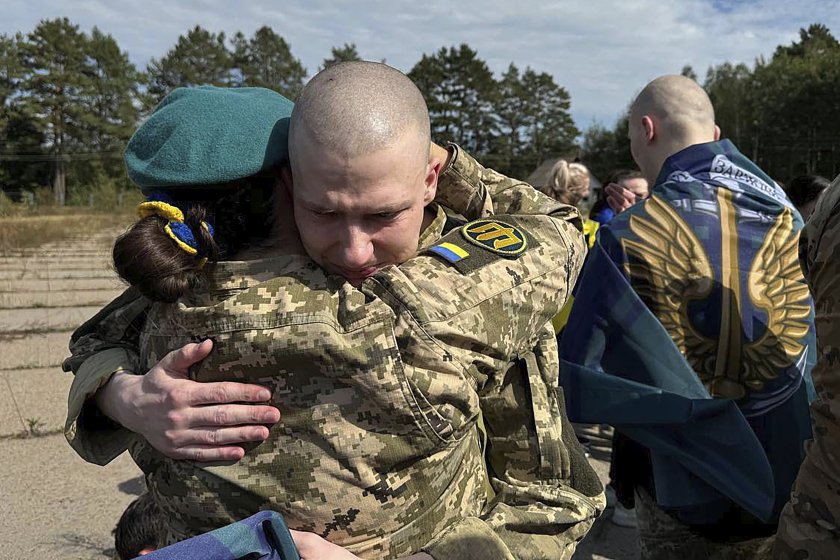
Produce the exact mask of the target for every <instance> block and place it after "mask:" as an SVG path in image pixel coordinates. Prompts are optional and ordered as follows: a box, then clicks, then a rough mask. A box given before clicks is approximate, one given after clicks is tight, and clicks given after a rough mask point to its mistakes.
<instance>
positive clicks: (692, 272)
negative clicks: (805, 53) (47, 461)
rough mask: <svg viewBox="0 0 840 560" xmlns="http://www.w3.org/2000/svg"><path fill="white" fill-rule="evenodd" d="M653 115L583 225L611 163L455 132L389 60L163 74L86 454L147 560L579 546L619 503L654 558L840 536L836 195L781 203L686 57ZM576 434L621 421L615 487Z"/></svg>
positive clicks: (799, 195)
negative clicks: (488, 160)
mask: <svg viewBox="0 0 840 560" xmlns="http://www.w3.org/2000/svg"><path fill="white" fill-rule="evenodd" d="M629 129H630V142H631V150H632V155H633V158H634V160H635V162H636V163H637V165H638V167H639V169H638V170H617V171H616V172H615V173H613V174H612V175H611V176H610V177H609V180H608V181H607V185H606V187H605V188H604V190H603V192H602V193H599V194H598V200H597V201H596V202H595V204H594V206H593V207H592V208H591V209H590V211H589V216H588V217H584V216H582V214H581V212H580V210H579V208H578V207H579V206H580V205H581V202H582V201H583V200H584V199H585V198H587V197H589V196H591V193H590V174H589V171H588V170H587V168H586V167H585V166H584V165H583V164H582V163H580V162H568V161H565V160H560V161H558V162H557V164H556V165H555V166H554V167H553V169H552V172H551V177H550V179H549V181H547V182H546V184H543V185H534V186H531V185H528V184H526V183H524V182H522V181H519V180H516V179H514V178H510V177H506V176H503V175H501V174H499V173H497V172H495V171H493V170H491V169H488V168H485V167H483V166H482V165H481V164H480V163H479V162H478V161H476V160H475V159H474V158H473V157H472V156H471V155H470V154H468V153H466V152H465V151H464V150H463V149H462V148H460V147H459V146H457V145H455V144H448V145H446V146H440V145H437V144H435V143H433V142H432V141H431V137H430V127H429V115H428V110H427V108H426V105H425V102H424V100H423V97H422V95H421V94H420V92H419V91H418V90H417V88H416V87H415V86H414V84H412V82H411V81H410V80H409V79H408V78H407V77H406V76H405V75H403V74H402V73H400V72H399V71H397V70H394V69H393V68H390V67H388V66H387V65H385V64H380V63H368V62H348V63H340V64H336V65H334V66H331V67H329V68H327V69H325V70H323V71H321V72H320V73H319V74H317V75H316V76H315V77H314V78H313V79H312V80H311V81H310V82H309V83H308V84H307V86H306V87H305V88H304V90H303V92H302V93H301V94H300V96H299V98H298V99H297V101H296V102H295V103H294V104H292V103H291V102H290V101H289V100H287V99H285V98H283V97H282V96H281V95H279V94H277V93H275V92H273V91H270V90H266V89H261V88H235V89H225V88H214V87H198V88H182V89H178V90H175V91H174V92H172V93H171V94H170V95H169V96H167V97H166V98H165V99H164V100H163V101H162V102H161V104H160V105H159V106H158V107H157V108H156V109H155V110H154V112H153V113H152V115H151V116H150V117H149V119H148V120H147V121H146V122H144V123H143V125H141V126H140V128H139V129H138V130H137V131H136V132H135V134H134V136H133V137H132V139H131V141H130V142H129V144H128V147H127V149H126V154H125V161H126V165H127V168H128V172H129V176H130V177H131V179H132V180H133V181H134V182H135V183H136V184H137V185H138V187H140V188H141V189H142V190H143V192H144V193H145V194H146V196H147V200H146V202H144V203H142V204H141V205H140V207H139V208H138V213H139V215H140V219H139V220H138V221H137V222H136V223H135V224H134V225H133V226H132V227H131V228H130V229H129V230H128V231H127V232H126V233H125V234H124V235H122V236H121V237H120V238H119V239H118V240H117V241H116V243H115V245H114V264H115V268H116V270H117V271H118V273H119V274H120V276H121V277H122V278H123V279H124V280H126V282H127V283H128V284H129V285H130V287H129V288H128V289H127V290H126V291H125V292H124V293H123V294H122V295H121V296H120V297H119V298H117V299H116V300H115V301H113V302H112V303H111V304H109V305H108V306H107V307H105V308H104V309H103V310H102V311H101V312H100V313H98V314H97V315H96V316H94V317H93V318H92V319H91V320H89V321H88V322H87V323H85V324H84V325H82V326H81V327H80V328H79V329H78V330H77V331H76V332H75V333H74V335H73V338H72V339H71V344H70V349H71V353H72V356H71V357H70V358H68V360H67V361H66V362H65V369H67V370H70V371H73V373H74V375H75V376H74V381H73V384H72V387H71V390H70V396H69V406H68V419H67V424H66V430H65V432H66V436H67V439H68V441H69V443H70V444H71V446H72V447H73V448H74V449H75V450H76V452H77V453H79V455H80V456H82V457H83V458H84V459H86V460H88V461H90V462H94V463H97V464H106V463H108V462H109V461H111V460H112V459H113V458H115V457H116V456H118V455H119V454H121V453H123V452H125V451H126V450H128V451H129V452H130V453H131V456H132V458H133V459H134V461H135V462H136V463H137V465H138V466H139V467H140V468H141V469H142V470H143V472H144V474H145V480H146V492H145V493H144V494H143V495H142V496H141V497H140V498H138V500H137V501H136V502H135V503H133V504H132V505H131V506H130V507H129V509H128V510H127V511H126V512H125V513H124V515H123V517H122V518H121V519H120V521H119V523H118V526H117V530H116V540H117V549H118V552H119V554H120V556H121V557H122V558H132V557H135V556H137V555H141V554H147V553H151V554H152V557H158V558H187V557H191V556H189V555H190V554H191V550H192V551H193V552H192V554H194V555H195V556H192V557H196V558H199V557H201V558H211V557H218V558H239V557H242V556H244V555H246V554H251V555H252V556H249V557H255V558H258V557H265V558H269V557H274V556H270V554H271V550H275V549H278V547H279V546H280V544H278V543H279V542H280V541H282V540H283V539H282V538H279V537H277V536H276V535H275V536H274V537H270V538H269V537H266V536H265V535H262V536H261V537H260V538H250V537H249V538H244V537H243V538H242V539H240V540H239V541H238V542H236V543H233V544H230V543H227V542H225V543H224V546H222V545H219V548H218V550H219V552H218V556H208V554H210V553H208V552H207V551H208V550H210V548H212V546H215V544H213V545H212V546H211V545H208V544H207V542H208V541H207V539H208V538H209V537H207V535H216V536H214V537H213V538H214V539H215V538H217V537H218V535H222V537H218V538H221V539H222V541H224V539H225V538H230V535H231V534H233V533H231V532H230V531H227V532H223V533H219V532H218V531H216V530H217V529H219V528H221V527H226V526H233V527H236V526H238V525H240V526H243V527H245V526H246V525H247V529H243V530H244V531H245V533H236V534H247V535H251V534H252V533H253V532H254V531H256V532H257V533H260V534H262V532H264V533H266V534H272V535H274V534H275V532H277V531H279V529H277V527H278V525H277V523H276V522H275V521H276V520H274V521H272V519H269V518H267V517H259V518H258V519H257V521H253V519H255V518H253V517H252V516H254V515H255V514H259V512H261V511H264V510H271V511H274V512H277V513H279V514H281V515H282V520H284V522H285V524H286V525H288V527H289V529H290V532H288V536H289V537H290V540H289V542H288V543H285V544H284V545H283V546H285V547H287V548H288V546H290V543H291V542H292V541H293V542H294V547H292V548H293V549H294V548H296V552H295V553H296V554H299V557H300V558H303V559H315V558H318V559H332V558H337V559H342V558H415V559H420V558H434V559H438V560H443V559H449V558H458V559H469V558H477V559H478V558H481V559H485V558H511V559H512V558H524V559H527V558H533V559H547V558H570V557H571V556H572V555H573V554H574V551H575V548H576V546H577V544H578V543H579V542H580V541H581V540H582V539H583V538H584V537H585V536H586V534H587V532H588V531H589V529H590V528H591V527H592V524H593V523H594V521H595V520H596V519H597V518H598V517H599V516H600V515H601V514H602V513H603V511H604V510H605V508H606V506H607V501H608V494H611V495H613V496H614V497H615V498H616V499H617V501H618V504H620V505H617V506H616V508H619V507H621V508H622V509H621V511H622V512H623V514H624V515H625V517H627V516H632V523H633V524H636V525H637V526H638V532H639V538H640V550H641V555H642V557H643V558H646V559H657V558H717V559H725V558H802V559H806V558H807V559H816V558H833V557H835V556H837V555H838V554H840V527H838V525H837V517H836V516H837V515H838V512H840V475H838V472H837V466H836V465H837V461H836V458H837V454H838V453H840V441H838V431H840V425H838V423H837V418H838V414H840V411H838V409H837V403H836V402H835V401H834V400H832V399H833V398H835V395H836V394H838V393H837V391H836V390H835V385H836V383H837V382H836V381H835V379H836V375H834V376H833V375H832V374H833V373H836V372H835V371H834V370H833V368H836V367H837V357H836V356H837V354H836V349H835V348H836V346H834V344H835V342H834V340H833V338H832V337H836V335H835V333H836V332H837V330H836V329H834V328H833V327H832V325H831V318H832V317H833V313H834V305H835V303H834V300H835V297H836V296H835V293H836V289H835V282H837V280H836V278H838V276H837V275H836V274H835V272H836V271H834V270H833V265H834V262H835V261H836V260H837V259H836V258H835V255H834V247H835V246H836V245H835V241H834V236H836V235H838V233H840V231H839V230H838V227H837V224H836V222H837V220H838V219H840V218H838V212H840V192H838V191H839V189H838V188H836V187H829V186H828V182H827V181H826V180H824V179H822V178H819V177H803V178H797V179H795V180H793V181H791V182H790V184H789V185H788V191H787V193H786V192H785V191H784V190H783V189H782V188H781V187H780V186H779V184H778V183H777V182H776V181H774V180H773V179H771V178H770V177H768V176H767V175H766V174H765V173H763V172H762V171H761V170H760V169H759V168H758V167H757V166H756V165H755V164H753V163H752V162H751V161H749V159H747V158H746V157H744V156H743V155H742V154H740V153H739V152H738V150H737V148H736V147H735V146H734V145H733V144H732V143H731V142H729V141H728V140H721V139H720V138H721V131H720V130H719V129H718V127H717V126H716V125H715V120H714V109H713V107H712V104H711V102H710V101H709V99H708V97H707V96H706V94H705V92H704V91H703V90H702V88H700V87H699V86H698V85H697V84H696V83H695V82H693V81H692V80H690V79H688V78H685V77H682V76H664V77H661V78H658V79H656V80H654V81H652V82H651V83H650V84H648V85H647V86H646V87H645V88H644V89H643V90H642V92H641V93H640V94H639V96H638V97H637V99H636V100H635V102H634V103H633V105H632V107H631V110H630V117H629ZM534 187H536V188H534ZM809 215H810V219H809V221H808V222H807V224H805V223H804V222H803V217H806V218H807V217H808V216H809ZM803 227H804V229H803ZM800 234H801V235H800ZM800 236H801V245H800ZM800 246H801V256H802V267H800V261H799V256H800ZM803 271H804V274H803ZM815 363H816V366H815V365H814V364H815ZM812 402H813V404H812V405H810V414H809V404H810V403H812ZM812 419H813V422H814V430H813V433H812V429H811V421H812ZM572 422H581V423H595V424H609V425H611V426H614V427H615V436H614V440H613V456H612V467H611V472H610V477H611V483H610V487H609V488H608V489H607V492H605V488H604V487H603V485H602V484H601V482H600V480H599V478H598V476H597V475H596V473H595V471H594V470H593V469H592V467H591V466H590V464H589V462H588V460H587V453H586V450H585V448H584V446H583V445H582V444H581V442H580V441H579V440H578V437H577V436H576V434H575V430H574V426H573V424H572ZM806 448H807V454H806ZM800 464H802V468H801V470H800ZM797 474H798V478H797ZM610 501H612V500H610ZM616 511H619V510H618V509H617V510H616ZM629 512H633V513H629ZM259 515H262V514H259ZM272 515H274V514H272ZM614 515H615V514H614ZM249 519H250V520H251V521H249ZM248 523H250V524H248ZM272 523H274V524H272ZM625 523H630V522H629V521H627V520H625ZM242 524H246V525H242ZM280 525H282V527H283V529H284V530H285V525H283V524H282V523H280ZM271 527H274V529H271ZM272 531H274V532H272ZM202 535H203V537H201V536H202ZM196 538H204V539H205V540H204V541H196V540H194V539H196ZM278 539H279V540H278ZM246 541H247V542H246ZM212 542H213V543H216V541H215V540H214V541H212ZM191 543H192V544H191ZM281 544H282V543H281ZM207 546H210V548H204V547H207ZM237 547H239V548H237ZM248 547H250V548H248ZM234 548H235V549H236V550H235V552H234ZM281 548H282V547H281ZM155 550H156V552H153V551H155ZM213 550H215V549H213ZM167 551H174V552H171V553H170V554H171V555H170V556H167V554H168V553H167ZM214 554H215V553H214ZM226 554H227V555H226ZM179 555H180V556H179Z"/></svg>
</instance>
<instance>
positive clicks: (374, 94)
mask: <svg viewBox="0 0 840 560" xmlns="http://www.w3.org/2000/svg"><path fill="white" fill-rule="evenodd" d="M289 134H290V151H291V159H292V166H293V167H294V166H295V165H296V163H297V162H296V156H295V145H296V144H297V145H300V142H301V138H302V137H303V136H304V135H305V136H306V139H307V140H308V141H309V142H310V143H313V144H314V145H315V146H316V147H317V148H318V149H323V150H328V151H329V152H330V153H331V154H333V155H335V156H337V157H341V158H346V159H350V158H354V157H356V156H360V155H364V154H368V153H372V152H375V151H378V150H380V149H382V148H385V147H387V146H389V145H392V144H393V143H395V142H396V141H397V140H398V139H401V138H404V137H407V136H406V135H408V134H411V135H414V136H416V146H417V156H418V157H422V158H424V159H423V163H425V162H426V161H428V157H429V142H430V139H431V133H430V125H429V111H428V108H427V106H426V101H425V100H424V99H423V95H422V94H421V93H420V91H419V90H418V89H417V86H415V85H414V83H413V82H412V81H411V80H410V79H409V78H408V77H407V76H406V75H405V74H403V73H402V72H400V71H399V70H396V69H394V68H391V67H390V66H388V65H386V64H382V63H377V62H342V63H339V64H336V65H334V66H330V67H329V68H327V69H325V70H323V71H321V72H320V73H318V74H317V75H315V77H313V78H312V80H310V81H309V83H308V84H307V85H306V87H305V88H304V89H303V91H302V92H301V94H300V97H299V98H298V100H297V102H296V103H295V107H294V110H293V112H292V117H291V125H290V133H289ZM413 145H414V143H413V142H412V146H413ZM411 156H412V154H406V157H411Z"/></svg>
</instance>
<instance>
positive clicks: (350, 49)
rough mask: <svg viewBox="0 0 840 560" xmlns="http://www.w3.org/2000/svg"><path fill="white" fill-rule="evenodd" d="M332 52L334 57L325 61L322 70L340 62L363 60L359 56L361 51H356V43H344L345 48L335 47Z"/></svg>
mask: <svg viewBox="0 0 840 560" xmlns="http://www.w3.org/2000/svg"><path fill="white" fill-rule="evenodd" d="M331 51H332V56H331V57H330V58H325V59H324V64H323V65H322V66H321V69H324V68H329V67H330V66H332V65H333V64H338V63H339V62H353V61H356V60H362V57H360V56H359V51H357V50H356V44H355V43H344V46H343V47H333V48H332V49H331Z"/></svg>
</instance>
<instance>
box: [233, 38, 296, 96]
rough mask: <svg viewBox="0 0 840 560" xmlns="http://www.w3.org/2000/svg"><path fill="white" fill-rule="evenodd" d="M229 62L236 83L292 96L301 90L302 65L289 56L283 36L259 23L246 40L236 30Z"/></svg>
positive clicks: (289, 52)
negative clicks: (235, 77)
mask: <svg viewBox="0 0 840 560" xmlns="http://www.w3.org/2000/svg"><path fill="white" fill-rule="evenodd" d="M231 42H232V44H233V48H234V50H233V65H234V66H235V67H236V68H237V69H238V70H239V76H238V80H237V83H238V84H239V85H245V86H258V87H265V88H269V89H273V90H275V91H277V92H279V93H281V94H282V95H285V96H286V97H288V98H289V99H295V98H296V97H297V96H298V94H299V93H300V91H301V90H302V89H303V81H304V79H305V78H306V68H304V67H303V64H301V62H300V60H298V59H297V58H295V57H294V56H292V51H291V48H290V47H289V44H288V43H287V42H286V40H285V39H283V37H281V36H280V35H278V34H277V33H275V32H274V30H272V29H271V28H270V27H268V26H263V27H260V28H259V29H257V30H256V31H255V32H254V36H253V37H251V39H250V40H246V39H245V36H244V35H243V34H242V33H241V32H240V33H237V34H236V35H234V37H233V40H232V41H231Z"/></svg>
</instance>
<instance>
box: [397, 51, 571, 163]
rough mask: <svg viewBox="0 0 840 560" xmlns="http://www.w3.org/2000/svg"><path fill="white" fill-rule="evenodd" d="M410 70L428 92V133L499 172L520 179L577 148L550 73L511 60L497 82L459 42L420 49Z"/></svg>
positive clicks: (565, 104) (565, 98)
mask: <svg viewBox="0 0 840 560" xmlns="http://www.w3.org/2000/svg"><path fill="white" fill-rule="evenodd" d="M408 75H409V77H410V78H411V79H412V80H414V83H415V84H417V87H418V88H419V89H420V91H421V92H422V93H423V95H424V97H425V98H426V103H427V104H428V106H429V115H430V118H431V123H432V136H433V138H434V139H435V140H436V141H437V142H445V141H454V142H457V143H458V144H460V145H461V146H463V147H464V148H466V149H467V150H468V151H470V152H471V153H473V154H475V155H476V156H478V157H479V158H480V159H481V160H482V162H484V163H485V164H486V165H489V166H492V167H494V168H496V169H498V170H499V171H501V172H503V173H507V174H509V175H512V176H515V177H525V176H527V175H528V174H529V173H530V172H531V171H533V170H534V168H536V167H537V166H538V165H539V164H540V163H541V162H542V161H543V160H545V159H548V158H551V157H557V156H565V155H568V153H569V152H570V151H576V150H577V148H576V144H575V138H576V137H577V136H578V134H579V131H578V129H577V128H576V127H575V124H574V122H573V121H572V118H571V115H570V114H569V106H570V100H569V94H568V92H567V91H566V90H565V89H564V88H562V87H560V86H559V85H557V84H556V83H555V82H554V78H553V77H552V76H551V75H550V74H546V73H544V72H543V73H537V72H536V71H534V70H532V69H531V68H526V69H525V71H524V72H520V70H519V68H518V67H517V66H516V65H515V64H513V63H511V64H510V66H509V67H508V69H507V70H506V71H505V72H504V73H503V74H502V76H501V78H500V79H499V80H495V79H494V77H493V74H492V73H491V72H490V70H489V68H488V67H487V64H486V63H485V62H484V61H483V60H481V59H479V58H478V53H476V51H474V50H472V49H471V48H470V47H469V46H468V45H465V44H464V45H461V46H460V47H457V48H456V47H450V48H449V49H446V48H442V49H440V50H439V51H438V52H437V53H436V54H434V55H432V56H428V55H423V57H422V59H421V60H420V62H418V63H417V64H416V65H415V66H414V68H413V69H412V70H411V72H409V74H408Z"/></svg>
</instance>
